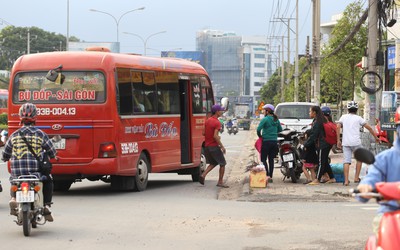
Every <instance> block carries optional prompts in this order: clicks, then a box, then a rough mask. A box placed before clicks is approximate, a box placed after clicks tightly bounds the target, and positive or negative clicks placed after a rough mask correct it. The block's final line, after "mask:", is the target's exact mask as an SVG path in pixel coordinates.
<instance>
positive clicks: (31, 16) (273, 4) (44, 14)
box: [0, 0, 366, 56]
mask: <svg viewBox="0 0 400 250" xmlns="http://www.w3.org/2000/svg"><path fill="white" fill-rule="evenodd" d="M298 1H299V53H304V51H305V44H306V37H307V36H310V37H311V35H312V32H311V25H312V14H313V13H312V0H298ZM364 1H366V0H364ZM351 2H353V0H321V23H324V22H330V21H331V17H332V15H336V14H339V13H341V12H343V10H344V9H345V8H346V6H347V5H348V4H349V3H351ZM68 3H69V4H68ZM68 5H69V11H67V10H68V8H67V6H68ZM295 5H296V0H247V1H242V0H196V1H194V0H135V1H133V0H35V1H32V0H12V1H10V0H0V29H1V28H4V27H5V22H2V21H1V19H3V20H5V21H6V22H8V23H10V24H12V25H14V26H19V27H32V26H35V27H38V28H41V29H43V30H45V31H49V32H55V33H60V34H63V35H65V36H66V35H67V27H69V35H70V36H75V37H77V38H79V39H80V40H82V41H86V42H115V41H117V25H116V23H115V21H114V20H113V18H112V17H111V16H110V15H112V16H114V17H115V18H116V19H117V20H118V19H119V17H120V16H121V15H123V14H124V13H126V12H128V11H130V10H134V9H138V8H141V7H145V9H144V10H136V11H133V12H130V13H127V14H126V15H124V16H123V17H122V18H121V19H120V22H119V25H118V28H119V41H120V43H121V52H123V53H139V54H142V53H143V52H144V42H143V41H142V40H141V39H140V38H139V37H141V38H142V39H143V40H146V39H147V38H148V40H147V43H146V48H147V55H150V56H152V55H153V56H157V55H160V52H161V51H164V50H183V51H186V50H195V49H196V32H197V31H199V30H203V29H212V30H222V31H231V32H235V33H236V34H237V35H243V36H268V35H269V36H282V35H286V34H287V27H286V26H285V25H284V24H283V23H282V22H276V21H277V20H278V19H279V18H295V17H296V14H295ZM90 9H96V10H99V11H103V12H107V13H109V14H110V15H107V14H103V13H99V12H93V11H90ZM68 13H69V15H68ZM68 16H69V22H68V21H67V20H68V18H67V17H68ZM272 21H274V22H272ZM67 24H69V25H67ZM290 24H291V28H292V29H293V30H295V20H294V19H293V20H291V23H290ZM163 31H165V32H164V33H160V34H157V35H154V36H153V34H155V33H158V32H163ZM123 32H129V33H134V34H136V35H137V36H134V35H128V34H124V33H123ZM150 36H151V37H150ZM291 37H292V38H293V39H292V41H291V50H292V51H294V48H295V42H294V38H295V35H294V33H292V34H291ZM292 53H293V52H292Z"/></svg>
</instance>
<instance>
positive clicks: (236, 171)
mask: <svg viewBox="0 0 400 250" xmlns="http://www.w3.org/2000/svg"><path fill="white" fill-rule="evenodd" d="M256 137H257V135H256V133H255V131H254V128H252V129H251V130H250V136H249V137H248V138H247V141H246V142H245V145H244V147H245V148H246V149H245V150H243V151H242V153H241V154H240V155H239V157H238V160H237V161H236V162H235V164H233V166H232V170H231V172H230V174H229V177H228V180H227V182H228V184H229V185H230V188H229V189H230V190H229V191H228V190H221V192H220V193H219V195H218V199H236V200H239V201H258V202H270V201H279V202H285V201H296V200H298V201H308V200H309V201H321V202H324V201H351V200H352V199H354V198H352V197H351V196H349V189H350V188H354V187H356V184H355V183H353V179H354V171H355V164H352V165H351V166H350V182H351V183H350V185H349V186H344V185H343V184H342V183H331V184H322V183H321V184H319V185H313V186H310V185H304V184H303V182H304V181H305V180H306V179H305V176H304V174H302V175H301V176H300V179H299V180H298V182H297V183H292V181H291V180H290V179H285V180H284V181H283V175H282V173H281V171H280V170H281V169H280V166H279V164H278V163H275V169H274V173H273V175H274V177H273V183H268V185H267V187H266V188H251V187H250V185H249V175H250V173H249V172H245V171H246V169H245V168H246V165H247V162H249V161H250V160H252V159H253V156H252V154H253V153H255V154H257V153H258V152H257V151H255V150H254V142H255V141H256ZM330 157H331V163H341V161H342V154H334V153H333V152H331V154H330ZM256 159H257V158H256ZM235 192H238V194H237V195H236V197H234V196H235V195H234V194H233V193H235Z"/></svg>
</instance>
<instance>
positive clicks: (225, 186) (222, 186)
mask: <svg viewBox="0 0 400 250" xmlns="http://www.w3.org/2000/svg"><path fill="white" fill-rule="evenodd" d="M217 187H221V188H229V186H228V185H225V184H217Z"/></svg>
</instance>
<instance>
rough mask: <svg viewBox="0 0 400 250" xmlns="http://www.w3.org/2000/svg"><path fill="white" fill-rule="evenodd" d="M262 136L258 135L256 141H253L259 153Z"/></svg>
mask: <svg viewBox="0 0 400 250" xmlns="http://www.w3.org/2000/svg"><path fill="white" fill-rule="evenodd" d="M262 141H263V139H262V137H258V139H257V141H256V142H255V143H254V147H255V148H256V149H257V151H258V152H259V153H261V146H262Z"/></svg>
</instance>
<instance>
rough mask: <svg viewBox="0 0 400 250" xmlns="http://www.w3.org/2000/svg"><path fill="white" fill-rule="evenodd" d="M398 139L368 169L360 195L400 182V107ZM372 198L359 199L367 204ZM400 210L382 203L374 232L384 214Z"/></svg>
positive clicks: (392, 204) (375, 219)
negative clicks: (383, 183) (379, 184)
mask: <svg viewBox="0 0 400 250" xmlns="http://www.w3.org/2000/svg"><path fill="white" fill-rule="evenodd" d="M395 123H396V132H397V139H396V141H395V142H394V146H393V147H392V148H390V149H388V150H385V151H382V152H381V153H379V154H378V155H377V156H376V158H375V163H374V164H373V165H372V166H371V167H370V168H369V169H368V174H367V175H366V176H365V177H364V178H363V179H362V180H361V182H360V184H359V185H358V186H357V189H358V190H359V191H360V193H368V192H371V191H372V190H373V189H374V187H375V184H376V183H377V182H399V181H400V162H399V157H400V107H399V108H397V110H396V114H395ZM370 198H371V197H369V196H368V195H363V196H362V197H358V199H359V200H360V201H362V202H367V201H368V200H369V199H370ZM399 209H400V204H399V203H398V202H396V201H389V202H387V203H381V204H380V207H379V209H378V214H377V215H376V216H375V218H374V220H373V229H374V232H375V233H377V232H378V228H379V223H380V220H381V218H382V215H383V213H386V212H391V211H396V210H399Z"/></svg>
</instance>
